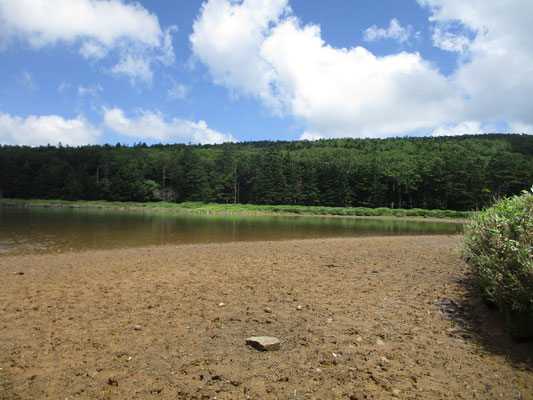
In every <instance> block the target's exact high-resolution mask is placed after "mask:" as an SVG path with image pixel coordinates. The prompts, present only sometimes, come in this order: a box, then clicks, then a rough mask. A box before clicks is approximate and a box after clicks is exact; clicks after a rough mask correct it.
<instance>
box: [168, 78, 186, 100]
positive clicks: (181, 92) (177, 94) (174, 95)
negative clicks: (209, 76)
mask: <svg viewBox="0 0 533 400" xmlns="http://www.w3.org/2000/svg"><path fill="white" fill-rule="evenodd" d="M171 82H172V87H171V88H170V89H168V91H167V98H168V99H169V100H178V99H180V100H183V99H185V97H186V96H187V92H188V91H189V88H188V87H187V86H185V85H182V84H181V83H177V82H176V81H174V80H173V79H171Z"/></svg>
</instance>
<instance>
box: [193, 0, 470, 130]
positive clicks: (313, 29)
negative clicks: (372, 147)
mask: <svg viewBox="0 0 533 400" xmlns="http://www.w3.org/2000/svg"><path fill="white" fill-rule="evenodd" d="M289 11H290V10H288V9H287V4H286V2H285V1H270V2H262V1H255V0H245V1H242V2H233V1H232V2H229V1H227V0H211V1H209V2H207V3H206V4H204V6H203V9H202V13H201V14H200V16H199V18H198V19H197V20H196V21H195V24H194V32H193V34H192V35H191V38H190V39H191V42H192V46H193V52H194V54H195V55H196V57H197V58H198V59H199V60H200V61H202V62H203V63H204V64H205V65H206V66H207V68H208V69H209V72H210V74H211V76H212V77H213V80H214V81H215V82H216V83H218V84H222V85H224V86H226V87H228V88H229V89H230V90H231V91H234V92H236V93H237V94H239V93H240V94H245V95H251V96H255V97H257V98H259V99H261V100H262V101H263V102H264V104H265V105H267V106H268V107H270V108H271V109H273V110H274V111H276V112H280V111H283V112H285V113H288V114H290V115H292V116H294V117H295V118H296V119H298V120H302V121H304V123H305V124H306V125H307V132H312V133H313V135H314V136H316V135H319V136H322V137H340V136H369V137H380V136H387V135H391V134H397V133H399V132H408V131H412V130H415V129H419V128H429V127H434V126H437V125H439V124H441V123H444V122H446V120H447V118H448V117H450V116H452V115H455V114H456V113H457V111H458V110H460V108H461V98H460V96H459V93H457V92H456V90H455V89H454V88H453V86H452V85H451V83H450V82H449V81H448V80H447V79H446V78H445V77H443V76H442V75H440V74H439V72H438V71H437V70H436V69H435V68H434V67H433V66H432V65H431V64H430V63H428V62H426V61H424V60H423V59H422V58H421V57H420V55H419V54H417V53H406V52H402V53H399V54H395V55H391V56H387V57H376V56H375V55H373V54H372V53H370V52H369V51H367V50H366V49H364V48H363V47H355V48H351V49H339V48H334V47H332V46H329V45H328V44H327V43H325V42H324V41H323V40H322V38H321V32H320V28H319V27H318V26H317V25H308V26H305V27H302V26H301V25H300V22H299V21H298V19H296V18H295V17H292V16H290V15H289V16H287V13H288V12H289Z"/></svg>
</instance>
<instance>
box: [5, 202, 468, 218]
mask: <svg viewBox="0 0 533 400" xmlns="http://www.w3.org/2000/svg"><path fill="white" fill-rule="evenodd" d="M0 207H17V208H68V209H79V210H106V211H113V210H114V211H130V212H150V213H152V212H153V213H177V214H217V215H258V216H260V215H264V216H281V217H318V218H347V219H375V220H395V221H427V222H443V223H446V222H448V223H456V224H465V223H467V222H468V220H469V219H468V218H436V217H420V216H403V217H397V216H371V215H369V216H362V215H331V214H297V213H283V212H280V213H277V212H276V213H274V212H271V213H269V212H261V211H257V212H256V211H219V210H216V211H215V210H193V209H177V208H176V209H158V208H149V207H146V208H139V207H127V206H117V207H115V206H113V207H110V206H104V205H102V206H97V205H90V204H87V205H73V204H61V203H49V204H41V203H38V204H36V203H31V200H30V201H28V202H24V201H23V200H20V201H16V202H9V200H7V201H6V200H0Z"/></svg>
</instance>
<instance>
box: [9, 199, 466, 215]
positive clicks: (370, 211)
mask: <svg viewBox="0 0 533 400" xmlns="http://www.w3.org/2000/svg"><path fill="white" fill-rule="evenodd" d="M0 205H2V206H19V207H70V208H101V209H126V210H139V211H170V212H198V213H235V214H236V213H254V214H297V215H335V216H352V217H422V218H450V219H460V218H468V217H469V216H470V215H472V212H470V211H454V210H424V209H421V208H413V209H396V208H395V209H393V208H386V207H380V208H368V207H319V206H294V205H256V204H215V203H207V204H206V203H202V202H187V203H168V202H154V203H134V202H109V201H83V200H80V201H66V200H20V199H1V200H0Z"/></svg>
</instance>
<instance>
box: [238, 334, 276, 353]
mask: <svg viewBox="0 0 533 400" xmlns="http://www.w3.org/2000/svg"><path fill="white" fill-rule="evenodd" d="M246 344H247V345H249V346H252V347H253V348H254V349H257V350H262V351H277V350H279V349H280V342H279V339H277V338H275V337H270V336H252V337H249V338H248V339H246Z"/></svg>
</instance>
